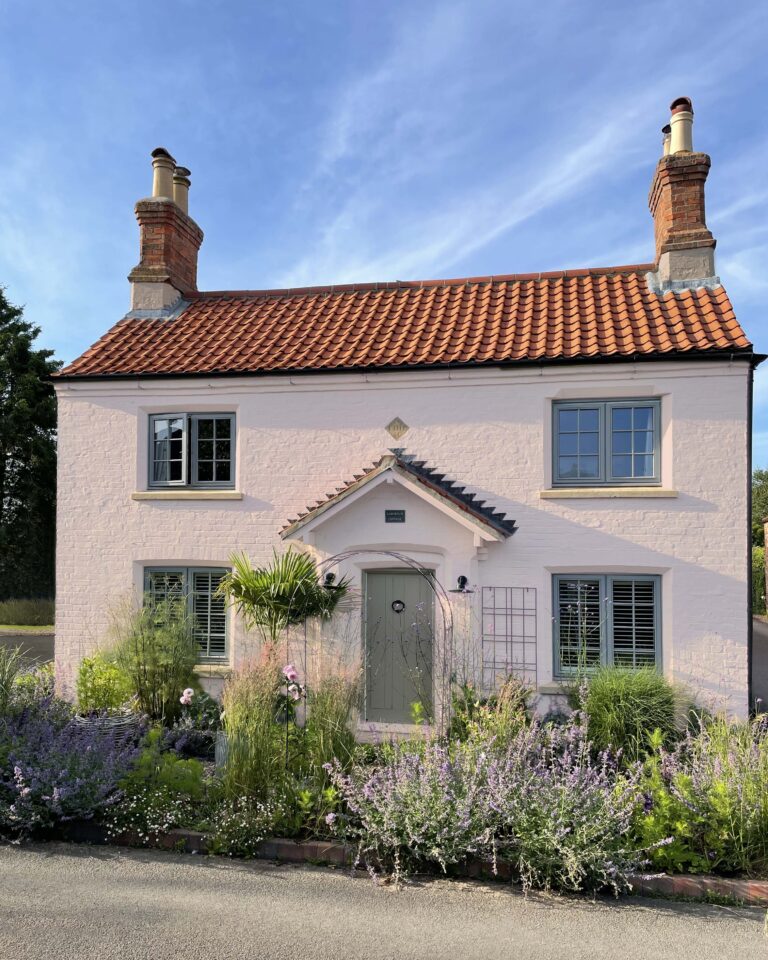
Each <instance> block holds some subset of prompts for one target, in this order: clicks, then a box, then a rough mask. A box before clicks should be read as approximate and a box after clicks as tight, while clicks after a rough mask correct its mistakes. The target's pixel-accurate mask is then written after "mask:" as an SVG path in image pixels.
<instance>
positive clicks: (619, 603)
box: [554, 574, 661, 676]
mask: <svg viewBox="0 0 768 960" xmlns="http://www.w3.org/2000/svg"><path fill="white" fill-rule="evenodd" d="M660 592H661V581H660V578H659V577H657V576H630V575H624V574H601V575H593V574H585V575H581V574H578V575H575V576H566V575H564V574H558V575H557V576H555V577H554V612H555V616H554V622H555V673H556V674H557V675H559V676H567V675H568V674H572V673H574V672H576V671H577V670H578V669H587V670H588V669H589V668H591V667H596V666H599V665H600V664H615V665H616V666H621V667H647V666H651V667H652V666H658V665H660V663H661V658H660V651H661V636H660V619H661V618H660V602H659V601H660Z"/></svg>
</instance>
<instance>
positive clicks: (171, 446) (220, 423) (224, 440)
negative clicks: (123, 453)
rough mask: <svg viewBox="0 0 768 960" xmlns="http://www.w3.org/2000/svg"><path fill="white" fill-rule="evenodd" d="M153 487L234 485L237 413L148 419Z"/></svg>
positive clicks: (151, 482) (162, 416) (155, 415)
mask: <svg viewBox="0 0 768 960" xmlns="http://www.w3.org/2000/svg"><path fill="white" fill-rule="evenodd" d="M149 485H150V486H151V487H233V486H234V485H235V415H234V414H232V413H191V414H184V413H172V414H153V415H152V416H151V417H150V418H149Z"/></svg>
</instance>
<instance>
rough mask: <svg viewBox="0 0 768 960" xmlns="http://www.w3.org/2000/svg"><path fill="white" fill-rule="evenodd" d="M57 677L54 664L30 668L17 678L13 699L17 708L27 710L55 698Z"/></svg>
mask: <svg viewBox="0 0 768 960" xmlns="http://www.w3.org/2000/svg"><path fill="white" fill-rule="evenodd" d="M55 687H56V676H55V673H54V666H53V664H52V663H43V664H41V665H40V666H35V667H30V668H28V669H26V670H22V672H21V673H20V674H19V675H18V676H17V677H16V679H15V680H14V683H13V699H14V703H15V705H16V707H17V708H20V709H25V708H30V707H34V706H35V705H37V704H40V703H41V702H42V701H43V700H47V699H49V698H50V697H53V695H54V692H55Z"/></svg>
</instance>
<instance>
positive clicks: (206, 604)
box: [192, 571, 227, 659]
mask: <svg viewBox="0 0 768 960" xmlns="http://www.w3.org/2000/svg"><path fill="white" fill-rule="evenodd" d="M223 575H224V571H222V572H221V573H197V572H195V573H193V575H192V612H193V615H194V619H195V627H194V630H195V639H196V640H197V645H198V649H199V650H200V656H201V657H203V658H204V659H216V658H221V657H223V656H225V654H226V645H227V608H226V601H225V599H224V597H220V596H218V595H217V593H216V591H217V588H218V586H219V584H220V583H221V579H222V576H223Z"/></svg>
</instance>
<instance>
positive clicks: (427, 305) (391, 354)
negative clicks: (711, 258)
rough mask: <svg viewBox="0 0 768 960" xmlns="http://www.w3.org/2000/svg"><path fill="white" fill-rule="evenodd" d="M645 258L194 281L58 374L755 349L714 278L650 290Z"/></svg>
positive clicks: (263, 370)
mask: <svg viewBox="0 0 768 960" xmlns="http://www.w3.org/2000/svg"><path fill="white" fill-rule="evenodd" d="M650 269H652V265H651V264H640V265H635V266H626V267H611V268H605V269H592V270H567V271H563V272H559V273H540V274H511V275H509V276H494V277H472V278H468V279H461V280H431V281H418V282H395V283H378V284H360V285H350V286H332V287H309V288H303V289H289V290H261V291H239V292H213V293H197V294H194V295H193V296H192V297H191V299H189V300H188V302H187V303H186V305H182V309H180V310H179V311H177V312H176V313H175V314H174V315H172V316H171V317H167V318H162V319H147V318H142V317H132V316H131V315H130V314H129V315H128V316H127V317H125V318H124V319H123V320H121V321H120V322H119V323H117V324H116V325H115V326H114V327H112V329H111V330H110V331H109V332H108V333H107V334H106V335H105V336H103V337H102V338H101V339H100V340H99V341H98V342H97V343H96V344H94V346H92V347H91V348H90V349H89V350H87V351H86V352H85V353H84V354H83V355H82V356H81V357H80V358H79V359H77V360H75V361H74V362H73V363H71V364H70V365H69V366H67V367H66V368H64V370H62V371H61V373H60V374H59V376H60V377H62V378H66V377H110V376H174V375H206V374H208V375H221V374H232V375H237V374H251V373H253V374H256V373H258V374H268V373H283V372H285V373H287V372H302V371H344V370H370V369H393V368H401V369H413V368H423V367H435V366H438V367H439V366H441V365H461V364H466V365H476V364H497V363H508V362H514V361H520V362H525V361H539V362H544V361H565V360H570V361H574V360H590V359H594V360H600V359H609V358H612V359H615V358H626V359H629V358H632V357H641V358H642V357H656V356H658V357H659V358H664V357H670V356H685V355H686V354H699V355H701V354H709V355H717V354H718V353H734V352H749V351H750V350H751V344H750V341H749V340H748V339H747V337H746V336H745V334H744V332H743V330H742V329H741V327H740V326H739V324H738V322H737V321H736V318H735V316H734V312H733V307H732V306H731V303H730V301H729V299H728V295H727V294H726V292H725V290H724V289H723V287H722V286H718V287H715V288H704V287H702V288H700V289H697V290H686V291H683V292H671V291H670V292H666V293H654V292H652V291H651V289H650V288H649V286H648V283H647V280H646V273H647V272H648V271H649V270H650Z"/></svg>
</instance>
